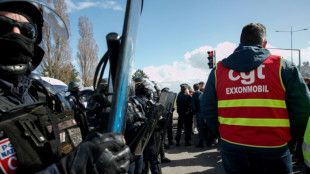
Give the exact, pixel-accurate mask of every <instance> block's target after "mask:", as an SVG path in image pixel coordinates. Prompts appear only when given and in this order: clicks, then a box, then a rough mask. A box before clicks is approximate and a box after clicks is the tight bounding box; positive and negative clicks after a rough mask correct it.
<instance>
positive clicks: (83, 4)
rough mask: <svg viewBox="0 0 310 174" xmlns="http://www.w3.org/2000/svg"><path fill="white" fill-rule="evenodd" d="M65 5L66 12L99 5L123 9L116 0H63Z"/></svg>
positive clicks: (118, 9) (100, 6)
mask: <svg viewBox="0 0 310 174" xmlns="http://www.w3.org/2000/svg"><path fill="white" fill-rule="evenodd" d="M65 3H66V5H67V10H68V13H71V12H74V11H79V10H83V9H86V8H91V7H99V8H104V9H112V10H117V11H122V10H124V9H123V7H122V6H121V5H119V4H118V3H117V2H116V1H82V2H78V3H76V2H73V1H72V0H65Z"/></svg>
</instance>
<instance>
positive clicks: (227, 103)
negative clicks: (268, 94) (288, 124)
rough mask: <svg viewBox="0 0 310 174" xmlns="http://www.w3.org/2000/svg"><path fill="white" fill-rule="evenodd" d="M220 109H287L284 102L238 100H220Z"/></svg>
mask: <svg viewBox="0 0 310 174" xmlns="http://www.w3.org/2000/svg"><path fill="white" fill-rule="evenodd" d="M218 107H219V108H226V107H272V108H286V104H285V101H284V100H273V99H236V100H220V101H218Z"/></svg>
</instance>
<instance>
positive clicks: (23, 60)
mask: <svg viewBox="0 0 310 174" xmlns="http://www.w3.org/2000/svg"><path fill="white" fill-rule="evenodd" d="M33 42H34V40H32V39H29V38H27V37H25V36H23V35H21V34H16V33H8V34H4V35H0V74H3V75H5V76H9V77H20V76H22V75H24V74H25V73H26V72H27V71H29V70H30V69H29V68H31V60H32V58H33V56H34V45H33Z"/></svg>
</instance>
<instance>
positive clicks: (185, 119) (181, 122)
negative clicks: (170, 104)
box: [175, 84, 193, 146]
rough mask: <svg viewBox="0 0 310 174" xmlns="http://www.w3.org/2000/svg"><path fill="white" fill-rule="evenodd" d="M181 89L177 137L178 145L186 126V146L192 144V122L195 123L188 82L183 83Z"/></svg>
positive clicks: (178, 102)
mask: <svg viewBox="0 0 310 174" xmlns="http://www.w3.org/2000/svg"><path fill="white" fill-rule="evenodd" d="M180 86H181V91H180V92H179V94H178V97H177V100H176V102H177V112H178V114H179V117H178V128H177V135H176V137H175V140H176V146H179V145H180V139H181V131H182V128H183V126H184V131H185V146H190V145H191V142H190V141H191V135H192V124H193V114H192V111H191V99H192V97H191V96H190V95H189V86H188V85H187V84H181V85H180Z"/></svg>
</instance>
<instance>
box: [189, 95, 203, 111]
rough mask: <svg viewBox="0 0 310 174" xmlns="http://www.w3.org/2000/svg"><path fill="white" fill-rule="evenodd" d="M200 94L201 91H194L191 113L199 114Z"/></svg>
mask: <svg viewBox="0 0 310 174" xmlns="http://www.w3.org/2000/svg"><path fill="white" fill-rule="evenodd" d="M201 95H202V92H201V91H195V92H194V93H193V96H192V101H191V107H192V112H193V114H199V113H200V112H201V111H200V97H201Z"/></svg>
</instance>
